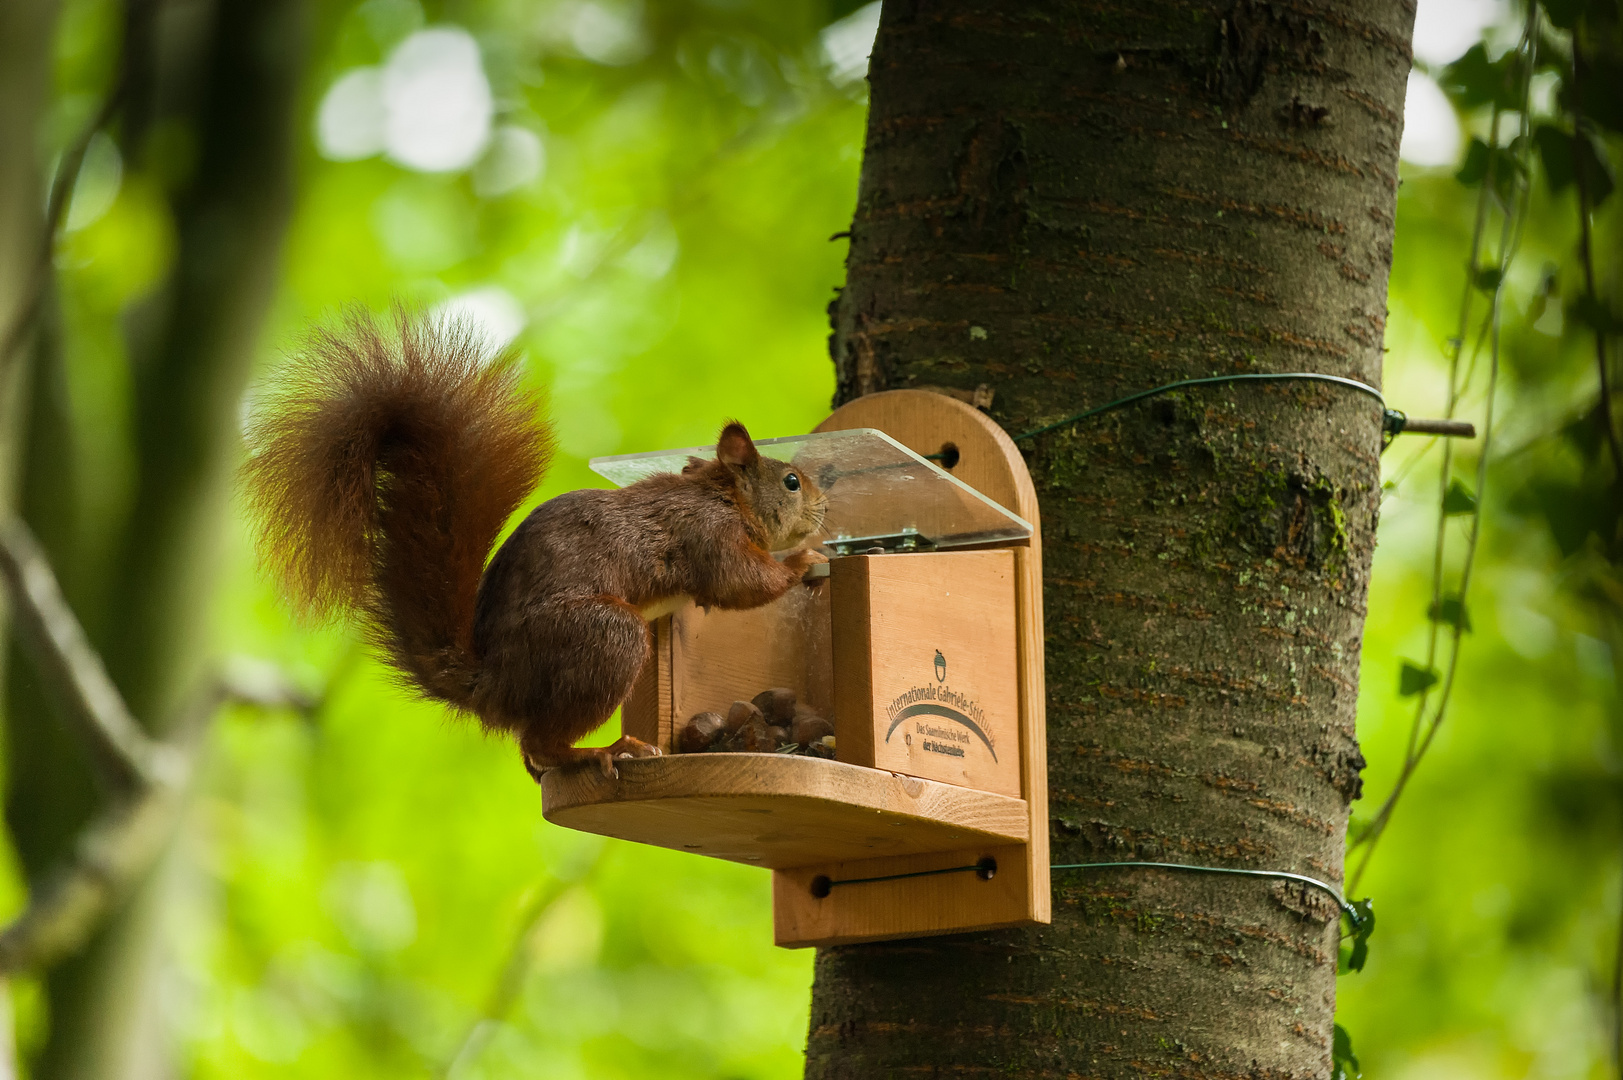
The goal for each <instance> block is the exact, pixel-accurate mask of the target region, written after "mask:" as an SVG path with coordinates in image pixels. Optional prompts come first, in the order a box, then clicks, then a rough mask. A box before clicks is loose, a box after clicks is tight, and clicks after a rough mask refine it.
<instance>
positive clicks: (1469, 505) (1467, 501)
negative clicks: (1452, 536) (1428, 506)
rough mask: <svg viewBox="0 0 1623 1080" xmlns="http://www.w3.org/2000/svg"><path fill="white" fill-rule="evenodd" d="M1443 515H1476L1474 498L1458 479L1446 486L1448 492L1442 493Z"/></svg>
mask: <svg viewBox="0 0 1623 1080" xmlns="http://www.w3.org/2000/svg"><path fill="white" fill-rule="evenodd" d="M1443 513H1444V514H1446V515H1448V516H1449V517H1453V516H1455V515H1456V514H1474V513H1476V496H1475V495H1473V494H1472V493H1471V489H1470V488H1468V487H1466V486H1465V484H1464V483H1462V482H1461V481H1460V480H1459V479H1458V478H1455V480H1454V481H1453V482H1452V483H1450V484H1449V485H1448V490H1447V491H1446V492H1444V493H1443Z"/></svg>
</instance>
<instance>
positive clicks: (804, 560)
mask: <svg viewBox="0 0 1623 1080" xmlns="http://www.w3.org/2000/svg"><path fill="white" fill-rule="evenodd" d="M826 562H828V556H827V555H824V554H823V553H822V552H821V551H817V550H815V549H813V548H801V549H800V550H799V551H793V552H790V553H789V555H788V557H787V558H785V559H784V560H783V565H784V567H785V568H787V569H789V570H792V571H794V572H795V573H796V574H805V572H806V571H808V570H810V569H811V568H812V567H814V566H822V565H823V564H824V563H826Z"/></svg>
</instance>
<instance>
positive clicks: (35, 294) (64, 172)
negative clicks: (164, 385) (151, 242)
mask: <svg viewBox="0 0 1623 1080" xmlns="http://www.w3.org/2000/svg"><path fill="white" fill-rule="evenodd" d="M125 82H126V80H125V78H124V76H123V74H122V73H121V74H120V75H119V76H118V77H117V79H116V80H115V81H114V83H113V86H112V89H110V90H109V91H108V92H107V97H106V99H105V100H104V101H102V103H101V108H99V109H97V110H96V115H95V116H93V117H91V118H90V122H89V123H88V124H86V125H85V126H84V129H83V130H82V131H80V132H79V136H78V138H76V139H74V141H73V142H72V143H70V144H69V145H68V148H67V149H66V150H64V151H63V152H62V156H61V157H60V158H58V159H57V163H56V174H55V176H53V177H52V179H51V191H50V196H49V198H48V199H47V200H46V203H45V221H44V226H43V228H42V229H41V231H40V244H39V250H38V254H37V255H36V256H35V258H34V267H33V271H32V272H31V273H29V274H28V275H27V278H26V282H27V283H26V284H25V285H24V290H25V291H24V293H23V301H22V303H21V304H19V305H17V314H16V317H15V318H13V319H12V322H11V326H10V327H9V328H8V329H7V330H6V333H5V336H4V337H0V377H3V376H4V375H5V373H6V371H7V370H9V369H10V366H11V361H12V358H13V356H14V355H15V354H16V353H17V352H18V351H19V350H20V349H21V348H22V346H23V342H24V341H26V340H27V339H28V331H29V328H30V327H32V326H33V325H34V319H35V317H36V316H37V315H38V314H39V307H40V304H41V303H42V302H43V301H44V299H45V283H46V281H47V280H48V279H49V278H50V275H51V263H52V262H53V260H54V258H55V255H56V234H57V231H58V230H59V229H60V228H61V227H62V221H63V219H64V218H65V217H66V216H67V212H68V204H69V202H70V201H71V199H72V196H73V187H74V184H75V183H77V182H78V179H79V170H80V169H81V168H83V166H84V162H85V154H86V153H87V152H88V151H89V150H90V141H91V140H92V139H94V138H95V137H96V133H97V132H98V131H100V130H101V129H102V128H104V127H106V126H107V125H108V123H109V122H110V121H111V120H112V119H113V116H114V114H116V113H117V112H118V110H119V107H120V106H121V105H122V104H123V101H124V86H125Z"/></svg>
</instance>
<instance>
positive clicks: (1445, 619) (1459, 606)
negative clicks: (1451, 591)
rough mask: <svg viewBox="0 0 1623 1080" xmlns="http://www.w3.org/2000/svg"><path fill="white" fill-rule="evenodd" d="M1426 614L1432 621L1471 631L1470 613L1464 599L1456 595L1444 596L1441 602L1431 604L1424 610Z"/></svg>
mask: <svg viewBox="0 0 1623 1080" xmlns="http://www.w3.org/2000/svg"><path fill="white" fill-rule="evenodd" d="M1426 616H1427V617H1428V618H1430V619H1431V621H1432V622H1435V623H1442V624H1444V625H1445V626H1452V627H1454V628H1455V629H1457V630H1464V631H1465V632H1467V633H1470V631H1471V613H1470V611H1469V610H1467V608H1466V606H1465V601H1464V600H1462V599H1460V598H1459V597H1457V596H1445V597H1443V602H1442V603H1441V604H1432V605H1431V607H1430V608H1428V609H1427V611H1426Z"/></svg>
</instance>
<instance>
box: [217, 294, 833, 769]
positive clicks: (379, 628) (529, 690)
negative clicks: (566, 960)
mask: <svg viewBox="0 0 1623 1080" xmlns="http://www.w3.org/2000/svg"><path fill="white" fill-rule="evenodd" d="M487 361H488V362H487ZM249 440H250V446H251V450H252V453H251V457H250V459H249V461H248V464H247V465H246V466H245V470H244V475H245V479H246V481H247V485H248V489H249V493H250V499H251V502H252V504H253V507H254V508H255V510H256V511H257V512H258V515H259V518H260V540H261V550H262V553H263V557H264V559H265V561H266V562H267V564H269V565H270V566H271V567H272V568H273V569H274V570H276V571H277V572H278V573H279V574H280V576H281V578H282V580H283V582H284V583H285V585H286V587H287V589H288V591H289V592H290V593H291V594H292V595H293V597H294V598H295V600H296V601H297V602H298V603H299V605H300V606H301V607H302V608H304V609H306V610H307V611H312V612H315V613H317V614H321V613H326V612H330V611H334V610H337V611H341V612H344V613H350V614H355V615H358V616H360V617H361V618H362V619H363V620H364V621H365V622H366V623H367V624H368V626H369V628H370V629H371V631H372V632H373V634H374V636H375V637H376V638H377V640H378V641H379V642H380V643H381V644H382V645H383V647H384V648H385V649H386V650H387V652H388V654H389V656H390V659H391V660H392V661H393V662H394V664H395V665H396V666H397V667H398V668H399V669H400V670H401V671H402V672H403V673H404V674H405V675H406V676H407V677H408V678H409V679H410V680H411V681H412V682H413V683H415V684H416V685H417V686H418V687H419V688H420V689H421V690H422V691H423V692H424V693H425V694H427V695H428V696H430V697H433V698H436V699H438V700H441V701H444V702H447V703H449V704H451V705H454V706H456V707H458V708H462V709H466V710H468V711H471V712H473V713H474V714H475V715H477V716H478V717H479V718H480V720H481V721H482V722H483V723H484V724H485V725H487V726H488V727H491V728H498V729H502V730H507V731H512V732H514V733H515V734H516V735H518V737H519V741H520V745H521V746H522V748H523V750H524V753H525V759H526V762H527V763H528V765H529V766H530V768H531V770H532V772H534V771H538V770H539V769H541V768H545V767H548V766H551V765H558V764H566V763H570V762H573V761H577V760H581V759H582V758H585V757H590V758H593V759H595V760H598V761H599V762H600V763H602V764H604V766H605V768H607V767H609V766H608V760H609V754H611V753H618V752H622V751H624V752H631V753H647V752H653V751H652V748H650V747H646V746H644V745H643V744H641V743H637V742H636V740H621V742H620V743H617V744H615V745H614V746H613V747H609V748H605V749H592V750H576V749H574V748H573V744H574V743H575V742H576V741H577V740H578V739H580V738H582V737H584V736H585V735H587V734H589V733H590V732H592V731H593V730H595V729H596V728H598V727H599V726H601V725H602V724H603V722H604V721H605V720H607V719H608V718H609V716H610V714H612V713H613V711H614V710H615V709H616V708H617V707H618V706H619V705H620V703H621V702H622V701H623V700H624V699H625V697H626V695H627V694H628V693H629V692H630V689H631V684H632V682H633V681H634V680H635V679H636V676H637V673H638V672H639V671H640V670H641V668H642V665H643V663H644V662H645V661H646V660H647V658H648V653H649V643H648V642H649V636H648V627H647V624H646V623H645V622H644V620H643V615H642V612H644V611H647V610H649V609H651V608H656V607H658V606H659V605H661V604H667V603H668V602H672V601H674V600H677V599H679V598H682V597H689V598H692V599H693V600H694V601H696V602H698V603H700V604H703V605H707V606H713V607H722V608H748V607H755V606H758V605H761V604H765V603H768V602H770V601H772V600H775V599H776V598H778V597H779V596H782V595H783V593H785V592H786V591H788V589H789V588H790V587H791V586H793V585H794V583H795V582H796V581H798V580H800V578H801V575H802V574H803V573H804V572H805V570H806V569H807V568H808V567H809V566H810V565H811V564H812V563H814V562H816V561H819V560H821V558H822V556H820V555H818V554H816V553H815V552H811V551H805V550H801V551H796V552H794V553H793V554H792V555H790V556H789V557H788V558H786V559H784V560H783V561H782V562H779V561H778V560H776V559H774V558H773V557H772V554H771V552H773V551H778V550H783V549H785V548H788V547H791V546H793V545H794V544H797V543H798V542H800V541H801V540H802V539H804V538H805V537H806V536H807V535H808V534H810V533H811V532H813V531H814V530H815V529H816V528H817V527H818V526H819V525H820V524H821V522H822V514H823V508H824V505H825V499H824V498H823V496H822V494H821V493H820V492H819V491H818V490H817V487H816V485H815V483H814V482H813V481H812V479H811V477H809V476H804V475H801V474H800V473H799V471H798V470H796V469H794V468H793V466H791V465H789V464H787V463H785V462H781V461H776V460H774V459H772V458H767V457H763V456H761V455H760V454H759V452H758V451H757V450H756V448H755V444H754V443H753V442H751V440H750V437H749V433H748V432H747V431H745V430H744V428H743V426H742V425H740V424H737V423H732V424H729V425H727V427H726V428H725V429H724V430H723V432H722V435H721V438H720V440H719V442H718V444H717V448H716V449H717V456H716V458H715V459H714V460H710V461H704V460H699V459H696V460H694V461H693V462H692V463H691V464H690V465H689V466H688V467H687V468H686V469H684V470H683V472H682V473H681V475H679V476H678V475H666V476H656V477H652V478H650V479H647V480H644V481H641V482H640V483H637V484H633V485H631V486H629V487H626V488H623V489H620V490H618V491H599V490H586V491H574V492H570V493H568V494H565V495H560V496H559V497H557V498H555V499H552V500H550V501H548V502H546V503H543V504H542V505H541V506H539V507H537V508H536V509H535V510H534V511H532V512H531V514H530V515H529V516H528V517H527V518H525V520H524V521H523V522H521V523H520V524H519V526H518V528H517V529H515V530H514V532H513V534H512V536H510V537H509V538H508V539H507V541H506V542H505V543H504V544H503V545H502V547H501V550H499V551H498V552H497V553H496V554H495V556H494V558H492V559H491V560H490V565H489V566H488V568H487V567H485V565H484V563H485V558H486V555H487V554H488V553H489V551H490V548H491V545H492V544H493V543H494V541H495V538H496V535H497V533H498V532H499V531H500V529H501V526H502V524H503V522H505V520H506V519H507V517H508V516H509V515H510V514H511V513H512V512H513V510H514V509H515V508H516V507H517V506H518V504H519V503H520V502H522V501H523V499H524V497H525V496H526V495H528V494H529V492H530V491H531V490H533V489H534V487H535V485H536V484H537V483H538V482H539V481H540V478H541V474H542V471H543V469H544V468H545V465H546V462H547V459H548V456H549V453H550V446H551V440H550V434H549V431H548V428H547V426H546V424H545V423H544V422H543V421H542V420H541V419H540V418H539V417H538V415H537V412H536V403H535V401H534V399H533V397H532V396H531V395H529V394H526V393H525V392H524V391H523V390H522V389H521V387H520V384H519V381H518V377H517V374H516V372H515V370H514V368H513V364H512V360H511V358H510V357H502V358H498V359H496V360H493V361H490V360H489V358H488V357H487V356H486V355H485V353H484V352H483V350H481V348H480V347H479V346H478V344H477V340H476V339H475V338H474V336H473V335H472V334H471V332H470V331H469V330H468V329H467V328H465V327H458V326H445V325H431V324H428V323H424V322H421V321H417V320H413V319H411V318H408V317H406V316H404V315H400V316H397V317H396V326H395V328H394V333H393V334H387V333H385V332H384V331H382V330H380V329H379V328H378V327H377V326H376V324H374V323H373V322H372V321H371V320H370V319H369V318H367V317H365V316H361V315H356V316H352V317H351V318H350V319H349V322H348V325H347V326H346V328H345V331H344V332H343V333H333V332H322V333H318V334H317V335H316V336H315V338H314V340H313V342H312V345H311V347H310V348H309V349H307V350H306V351H305V353H304V354H303V355H302V356H300V357H298V358H297V359H296V360H295V361H294V362H293V363H292V364H291V365H289V367H288V368H287V369H286V370H285V371H284V372H282V373H281V374H280V375H279V379H278V385H277V388H276V390H275V392H274V393H271V394H268V395H266V396H265V398H264V399H263V401H262V403H261V406H260V408H259V409H258V410H257V413H256V416H255V418H254V421H253V423H252V425H251V427H250V433H249ZM790 473H794V474H795V481H794V482H797V483H798V484H799V490H798V491H790V490H788V487H787V486H786V479H787V478H788V477H789V474H790Z"/></svg>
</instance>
